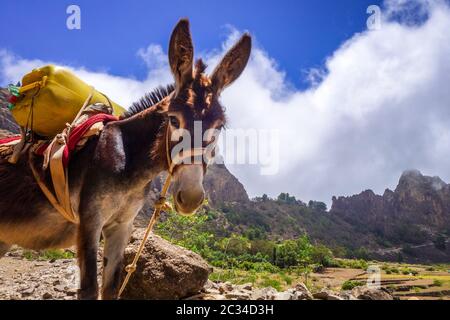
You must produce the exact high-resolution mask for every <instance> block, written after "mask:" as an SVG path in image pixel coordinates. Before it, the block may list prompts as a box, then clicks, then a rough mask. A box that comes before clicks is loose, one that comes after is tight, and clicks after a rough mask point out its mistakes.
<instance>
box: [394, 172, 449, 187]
mask: <svg viewBox="0 0 450 320" xmlns="http://www.w3.org/2000/svg"><path fill="white" fill-rule="evenodd" d="M446 186H447V184H446V183H445V182H444V181H442V179H441V178H439V177H436V176H435V177H429V176H424V175H423V174H422V173H421V172H420V171H419V170H407V171H405V172H403V174H402V175H401V177H400V180H399V183H398V185H397V188H396V189H395V191H396V192H404V191H412V190H414V189H421V190H429V191H435V192H438V191H440V190H442V189H443V188H445V187H446Z"/></svg>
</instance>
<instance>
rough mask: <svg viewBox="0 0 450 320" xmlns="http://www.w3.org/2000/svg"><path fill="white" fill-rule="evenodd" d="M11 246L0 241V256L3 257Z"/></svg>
mask: <svg viewBox="0 0 450 320" xmlns="http://www.w3.org/2000/svg"><path fill="white" fill-rule="evenodd" d="M9 248H11V245H9V244H6V243H4V242H1V241H0V258H1V257H3V256H4V255H5V254H6V253H7V252H8V251H9Z"/></svg>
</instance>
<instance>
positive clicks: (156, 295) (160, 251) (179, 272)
mask: <svg viewBox="0 0 450 320" xmlns="http://www.w3.org/2000/svg"><path fill="white" fill-rule="evenodd" d="M143 234H144V230H138V231H136V232H135V233H134V234H133V236H132V239H131V243H130V245H129V246H128V247H127V249H126V250H125V263H126V265H128V264H130V263H131V262H132V260H133V258H134V256H135V254H136V251H137V248H138V246H139V243H140V240H141V239H142V237H143ZM209 273H210V267H209V265H208V264H207V263H206V261H205V260H203V259H202V258H201V257H200V256H199V255H198V254H195V253H193V252H191V251H189V250H186V249H184V248H181V247H179V246H175V245H173V244H171V243H169V242H168V241H166V240H164V239H162V238H160V237H158V236H155V235H151V236H150V237H149V239H148V240H147V242H146V244H145V248H144V250H143V252H142V255H141V257H140V259H139V261H138V264H137V269H136V272H135V273H134V274H133V276H132V277H131V279H130V282H129V283H128V285H127V288H126V289H125V292H124V293H123V295H122V298H123V299H154V300H168V299H181V298H185V297H189V296H192V295H195V294H197V293H198V292H199V291H200V290H201V289H202V288H203V286H204V285H205V283H206V282H207V280H208V275H209Z"/></svg>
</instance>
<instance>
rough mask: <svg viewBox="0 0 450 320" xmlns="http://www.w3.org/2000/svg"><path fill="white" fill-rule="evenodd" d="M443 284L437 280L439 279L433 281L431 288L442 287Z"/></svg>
mask: <svg viewBox="0 0 450 320" xmlns="http://www.w3.org/2000/svg"><path fill="white" fill-rule="evenodd" d="M443 284H444V281H442V280H439V279H434V280H433V286H435V287H442V285H443Z"/></svg>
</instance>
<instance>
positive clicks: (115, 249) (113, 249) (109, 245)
mask: <svg viewBox="0 0 450 320" xmlns="http://www.w3.org/2000/svg"><path fill="white" fill-rule="evenodd" d="M132 229H133V221H130V222H122V223H120V224H113V225H111V226H108V227H107V228H105V229H104V230H103V235H104V237H105V248H104V253H103V284H102V299H103V300H113V299H117V297H118V294H119V289H120V285H121V280H122V277H121V275H122V272H123V254H124V251H125V247H126V246H127V244H128V241H129V239H130V235H131V231H132Z"/></svg>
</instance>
